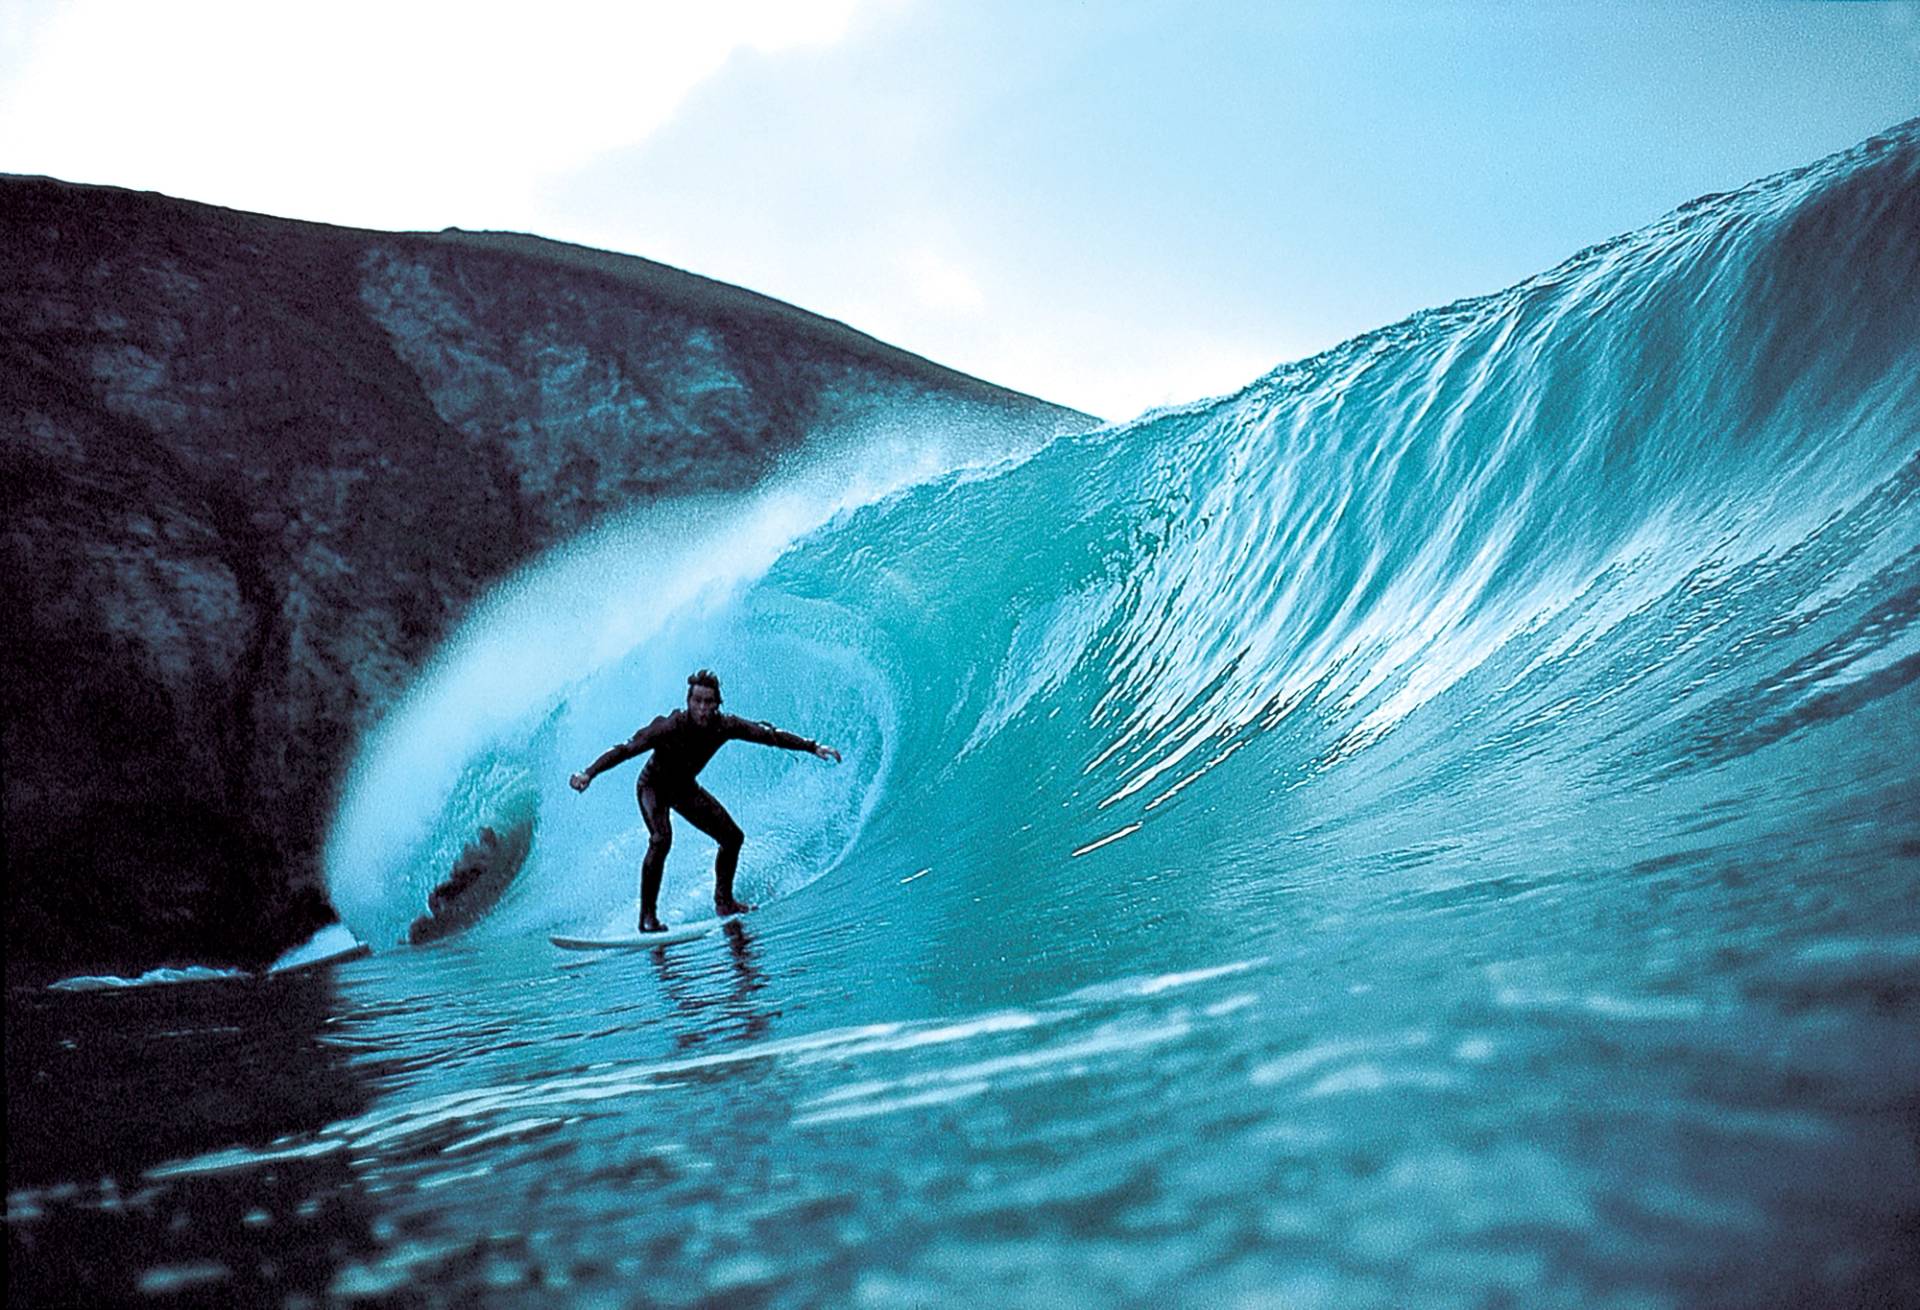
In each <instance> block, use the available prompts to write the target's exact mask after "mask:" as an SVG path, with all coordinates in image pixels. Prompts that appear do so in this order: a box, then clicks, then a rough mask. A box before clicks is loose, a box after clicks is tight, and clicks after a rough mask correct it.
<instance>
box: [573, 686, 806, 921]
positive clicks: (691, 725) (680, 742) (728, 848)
mask: <svg viewBox="0 0 1920 1310" xmlns="http://www.w3.org/2000/svg"><path fill="white" fill-rule="evenodd" d="M730 741H751V742H756V743H758V744H759V745H762V746H778V747H780V748H781V749H782V750H790V751H807V752H813V751H817V750H819V749H820V746H819V743H818V742H813V741H808V740H807V739H806V738H805V737H801V736H797V735H795V734H794V733H791V732H783V731H781V730H780V729H779V728H776V727H774V726H773V725H772V724H770V723H756V722H754V721H753V720H751V719H742V718H738V717H736V716H734V715H732V714H721V713H719V712H718V711H716V712H715V713H714V715H713V717H712V718H711V719H710V720H708V722H707V725H706V726H705V727H701V726H700V725H699V724H696V723H695V722H694V721H693V719H692V717H691V716H690V715H688V713H687V712H686V711H685V710H675V711H674V712H673V713H671V714H663V715H661V716H660V717H659V718H657V719H655V720H654V721H653V722H652V723H649V724H648V725H647V726H646V727H644V728H642V729H640V731H638V732H636V733H634V734H633V736H632V737H630V738H629V739H628V740H627V741H625V742H623V743H622V744H621V745H618V746H615V747H614V748H613V749H612V750H610V751H608V752H607V753H606V754H605V755H602V756H601V757H600V758H599V759H598V760H595V761H594V763H593V768H592V770H591V771H592V772H593V773H600V772H602V771H603V770H605V769H608V768H611V767H612V766H613V765H615V764H619V763H621V762H622V761H625V760H630V759H632V758H633V757H634V756H636V755H639V754H641V753H642V752H644V751H652V752H653V758H652V759H650V760H648V761H647V764H646V767H645V768H643V769H641V770H640V781H639V783H638V785H637V788H636V790H637V793H638V796H637V799H638V800H639V802H640V817H641V818H642V819H644V820H646V824H647V856H646V859H645V860H644V861H643V862H642V863H641V865H640V912H641V914H642V916H644V917H652V915H653V914H654V909H655V906H656V905H657V904H658V901H659V896H660V878H661V875H662V874H663V873H665V872H666V867H667V851H668V849H669V848H670V847H671V846H672V845H673V822H672V820H671V818H670V817H669V812H670V811H672V810H678V811H680V813H681V814H683V815H685V816H686V820H687V822H688V823H691V824H692V825H693V826H694V827H696V828H698V829H699V830H700V831H701V832H704V833H705V834H707V836H709V837H711V838H713V839H714V840H715V841H716V842H718V843H720V852H719V854H718V855H716V856H715V857H714V861H713V899H714V903H715V904H716V905H727V904H731V903H733V875H734V871H735V869H737V868H738V867H739V863H740V846H741V843H743V842H744V841H745V840H746V834H745V833H743V832H741V831H740V825H739V824H737V823H735V822H734V821H733V816H732V815H731V814H728V813H727V810H726V807H725V806H724V805H722V804H721V803H720V802H719V801H717V800H715V799H714V798H713V796H712V794H711V793H709V792H708V791H707V789H706V788H705V787H702V786H701V785H700V784H699V783H698V782H696V781H695V779H696V778H698V777H699V776H700V770H702V769H704V768H706V767H707V762H708V761H709V760H711V759H712V758H713V757H714V754H715V752H717V751H718V750H719V749H720V748H721V747H722V746H724V745H725V744H726V743H727V742H730Z"/></svg>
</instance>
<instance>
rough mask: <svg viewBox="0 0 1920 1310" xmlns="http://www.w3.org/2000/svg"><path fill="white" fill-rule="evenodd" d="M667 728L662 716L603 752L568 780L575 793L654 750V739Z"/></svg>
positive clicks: (664, 717)
mask: <svg viewBox="0 0 1920 1310" xmlns="http://www.w3.org/2000/svg"><path fill="white" fill-rule="evenodd" d="M666 728H667V719H666V716H665V715H662V716H660V717H659V718H657V719H655V720H654V721H653V722H652V723H649V724H648V725H647V726H646V727H644V728H642V729H640V731H638V732H636V733H634V734H633V736H631V737H629V738H627V739H626V740H625V741H623V742H621V743H620V744H619V745H618V746H609V747H608V748H607V749H606V750H605V751H603V752H601V755H600V758H599V759H597V760H595V761H594V762H593V763H592V764H589V765H588V766H587V767H586V768H584V769H582V770H581V771H580V772H579V773H576V774H574V775H573V776H572V777H571V778H569V779H567V782H568V784H569V785H570V786H571V787H572V788H573V789H574V790H575V791H585V790H586V789H587V787H588V786H589V785H590V784H591V783H592V782H593V780H594V779H595V778H597V777H599V776H600V775H601V774H603V773H605V772H606V771H607V770H608V769H611V768H615V767H617V766H619V765H622V764H625V763H626V762H627V761H628V760H630V759H632V758H633V757H634V756H636V755H643V754H645V753H646V752H647V751H650V750H652V749H653V743H654V739H655V738H656V737H658V736H659V735H660V734H661V733H662V732H664V731H666Z"/></svg>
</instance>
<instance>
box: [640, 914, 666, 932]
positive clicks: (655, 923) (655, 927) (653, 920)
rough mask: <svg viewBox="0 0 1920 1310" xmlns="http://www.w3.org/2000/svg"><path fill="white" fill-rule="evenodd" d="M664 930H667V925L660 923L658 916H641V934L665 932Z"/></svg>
mask: <svg viewBox="0 0 1920 1310" xmlns="http://www.w3.org/2000/svg"><path fill="white" fill-rule="evenodd" d="M666 930H667V925H666V924H664V923H661V922H660V916H659V915H657V914H643V915H641V916H640V931H641V932H665V931H666Z"/></svg>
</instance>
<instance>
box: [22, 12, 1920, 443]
mask: <svg viewBox="0 0 1920 1310" xmlns="http://www.w3.org/2000/svg"><path fill="white" fill-rule="evenodd" d="M1915 116H1920V3H1916V2H1915V0H1899V2H1893V0H1889V2H1887V3H1812V2H1809V0H1794V2H1792V3H1786V2H1781V3H1764V4H1763V3H1739V2H1736V0H1712V2H1703V3H1694V4H1687V3H1680V2H1679V0H1666V2H1663V3H1631V2H1627V0H1622V2H1618V3H1606V4H1593V3H1578V4H1570V3H1555V2H1553V0H1537V2H1534V3H1522V2H1520V0H1514V2H1511V3H1491V2H1489V3H1481V4H1467V3H1426V4H1421V3H1411V2H1393V3H1389V2H1387V0H1342V2H1338V3H1320V2H1318V0H1291V2H1290V0H1269V2H1268V3H1246V4H1232V3H1226V2H1224V0H1221V2H1219V3H1202V2H1200V0H1077V2H1076V0H1024V2H1006V0H818V2H817V3H815V2H812V0H739V2H736V3H707V4H703V5H698V6H695V5H688V4H686V3H684V2H676V3H655V2H653V0H624V2H621V3H588V2H587V0H545V2H544V3H542V4H540V5H538V6H535V5H533V4H530V3H521V4H501V3H492V2H491V0H464V2H463V3H457V4H446V3H439V2H438V0H415V2H413V3H408V2H407V0H378V2H377V3H370V2H364V0H333V2H332V3H329V4H325V5H319V4H314V5H293V4H261V3H259V2H258V0H244V2H242V3H230V2H227V0H170V2H169V3H166V4H157V3H153V2H152V0H0V172H9V173H26V174H48V175H51V176H54V177H58V178H62V179H65V180H68V181H74V182H92V183H106V184H111V185H116V186H124V187H132V188H136V189H141V190H155V191H162V192H165V193H167V194H169V195H175V196H181V197H185V198H187V199H192V200H200V201H206V202H210V203H213V204H220V205H226V206H231V207H234V208H239V209H249V210H257V211H260V212H264V213H271V214H279V215H284V216H287V217H293V218H303V219H314V220H320V221H324V222H331V223H341V224H347V225H350V226H355V227H369V228H378V229H391V230H437V229H440V228H444V227H450V226H453V227H462V228H467V229H486V228H492V229H508V230H515V231H526V232H534V233H538V234H540V235H542V236H548V237H554V238H558V239H560V240H565V241H574V242H579V243H582V244H585V245H592V246H598V247H602V248H605V249H610V250H618V251H624V252H627V253H630V254H636V255H643V256H645V257H647V258H649V259H656V260H660V261H662V262H665V263H668V264H673V265H675V266H677V267H681V268H685V269H689V270H691V271H693V272H696V273H701V274H704V275H706V276H709V277H714V278H719V279H721V280H723V281H727V282H733V283H738V284H740V285H743V286H747V287H751V288H753V289H754V290H756V291H761V292H765V293H766V294H768V295H772V296H776V297H778V298H780V299H782V300H787V301H790V302H792V303H794V304H797V305H800V306H802V307H804V308H806V309H810V310H813V311H815V312H817V313H821V314H825V315H827V316H829V317H832V318H837V319H840V320H842V321H844V322H847V323H849V324H851V325H852V326H854V327H856V328H859V329H861V330H862V331H865V332H869V333H871V334H873V335H874V336H877V337H879V338H881V339H882V340H885V341H888V342H891V343H893V344H895V345H898V346H902V347H905V348H906V349H909V350H912V351H915V352H917V353H919V354H922V355H925V356H927V357H929V358H931V359H934V360H937V361H939V362H940V363H943V364H947V365H951V366H952V367H955V368H959V369H962V370H964V371H966V372H969V373H973V374H975V375H977V376H980V377H983V378H985V379H987V380H989V381H992V382H997V383H1000V384H1002V385H1006V386H1011V387H1015V388H1017V389H1020V390H1023V391H1027V392H1031V393H1033V394H1035V395H1039V396H1043V397H1045V398H1046V399H1049V400H1054V401H1059V402H1062V403H1065V404H1069V405H1073V406H1076V407H1078V408H1081V409H1085V410H1088V411H1089V412H1092V413H1095V414H1098V415H1100V416H1102V417H1104V418H1109V419H1125V418H1128V417H1131V416H1133V415H1134V414H1137V413H1139V412H1140V411H1142V410H1144V409H1147V408H1149V407H1152V406H1156V405H1163V404H1173V403H1181V402H1185V401H1189V400H1195V399H1200V398H1202V397H1206V396H1211V395H1216V394H1221V393H1224V392H1229V391H1233V390H1237V389H1238V388H1239V387H1241V386H1243V385H1245V384H1246V383H1247V382H1250V381H1252V380H1253V379H1254V378H1255V377H1257V376H1259V375H1260V374H1262V373H1264V372H1266V371H1267V370H1269V369H1271V368H1273V367H1274V366H1276V365H1278V364H1281V363H1284V362H1286V361H1289V360H1292V359H1297V358H1301V357H1303V356H1306V355H1309V354H1312V353H1314V352H1316V351H1318V350H1321V349H1325V348H1327V347H1329V346H1332V345H1335V344H1338V343H1339V342H1340V341H1342V340H1345V339H1346V338H1348V337H1351V336H1353V335H1355V334H1357V333H1360V332H1364V331H1366V330H1368V329H1370V328H1373V327H1378V326H1380V325H1382V324H1385V323H1389V322H1393V321H1395V320H1397V319H1400V318H1403V317H1405V316H1406V315H1407V314H1409V313H1412V312H1414V311H1416V310H1419V309H1422V308H1426V307H1429V306H1433V305H1441V304H1446V303H1448V302H1450V301H1453V300H1456V299H1459V298H1461V297H1463V296H1470V295H1478V294H1481V293H1484V292H1489V291H1495V290H1498V289H1500V288H1501V287H1504V286H1507V285H1510V284H1512V283H1514V282H1517V281H1519V280H1521V279H1523V278H1525V277H1527V276H1529V275H1531V274H1533V273H1536V272H1539V271H1542V270H1543V269H1546V268H1549V267H1551V266H1552V265H1554V264H1556V263H1558V262H1560V261H1561V260H1562V259H1564V258H1566V257H1567V256H1568V255H1571V254H1573V253H1574V252H1575V251H1577V250H1579V249H1581V248H1583V247H1585V246H1588V245H1591V244H1593V243H1595V242H1597V241H1600V240H1604V239H1605V238H1607V237H1609V236H1612V235H1614V234H1616V233H1618V232H1623V231H1627V230H1629V229H1632V228H1635V227H1639V226H1641V225H1643V224H1645V223H1648V222H1650V221H1652V220H1654V219H1656V218H1658V217H1659V216H1660V215H1661V214H1663V213H1665V212H1666V211H1668V210H1670V209H1672V208H1674V207H1675V206H1677V205H1680V204H1682V203H1684V202H1686V201H1687V200H1690V199H1692V198H1693V197H1695V196H1698V195H1702V194H1706V193H1709V192H1714V191H1724V190H1729V189H1732V188H1734V187H1738V186H1740V185H1742V184H1744V183H1746V182H1748V181H1751V180H1753V179H1754V178H1757V177H1761V176H1764V175H1766V174H1768V173H1773V172H1777V171H1779V170H1781V169H1785V168H1790V167H1794V166H1797V165H1799V164H1804V163H1807V162H1810V161H1811V160H1813V159H1816V158H1819V157H1820V156H1822V155H1825V154H1829V153H1832V152H1833V151H1836V150H1841V149H1844V148H1846V147H1848V146H1850V145H1853V144H1855V143H1856V142H1858V141H1860V140H1863V139H1865V138H1866V137H1868V136H1871V135H1873V134H1874V133H1876V132H1878V131H1881V130H1883V129H1885V128H1888V127H1890V126H1892V125H1894V124H1895V123H1898V122H1901V121H1904V120H1905V119H1908V118H1912V117H1915Z"/></svg>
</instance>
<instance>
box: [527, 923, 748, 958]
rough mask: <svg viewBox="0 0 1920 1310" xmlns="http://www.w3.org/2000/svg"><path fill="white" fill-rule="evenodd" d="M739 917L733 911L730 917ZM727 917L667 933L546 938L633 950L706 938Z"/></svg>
mask: <svg viewBox="0 0 1920 1310" xmlns="http://www.w3.org/2000/svg"><path fill="white" fill-rule="evenodd" d="M738 917H739V916H738V915H732V914H730V915H728V916H727V919H734V918H738ZM727 919H701V920H698V921H697V922H694V923H683V924H680V925H679V926H678V927H673V928H669V929H667V930H666V931H665V932H625V933H620V934H618V935H617V936H612V937H569V936H566V935H565V934H563V933H553V934H552V935H550V936H549V937H548V938H547V940H548V941H550V942H552V943H553V944H554V945H555V946H558V947H559V948H560V949H562V950H566V951H630V950H633V949H635V948H637V947H643V946H672V945H673V944H674V943H675V942H690V941H692V940H693V939H694V938H696V937H705V936H706V935H707V934H708V933H710V932H712V931H713V930H714V929H716V928H718V927H719V926H720V925H721V924H723V923H725V922H726V921H727Z"/></svg>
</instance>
